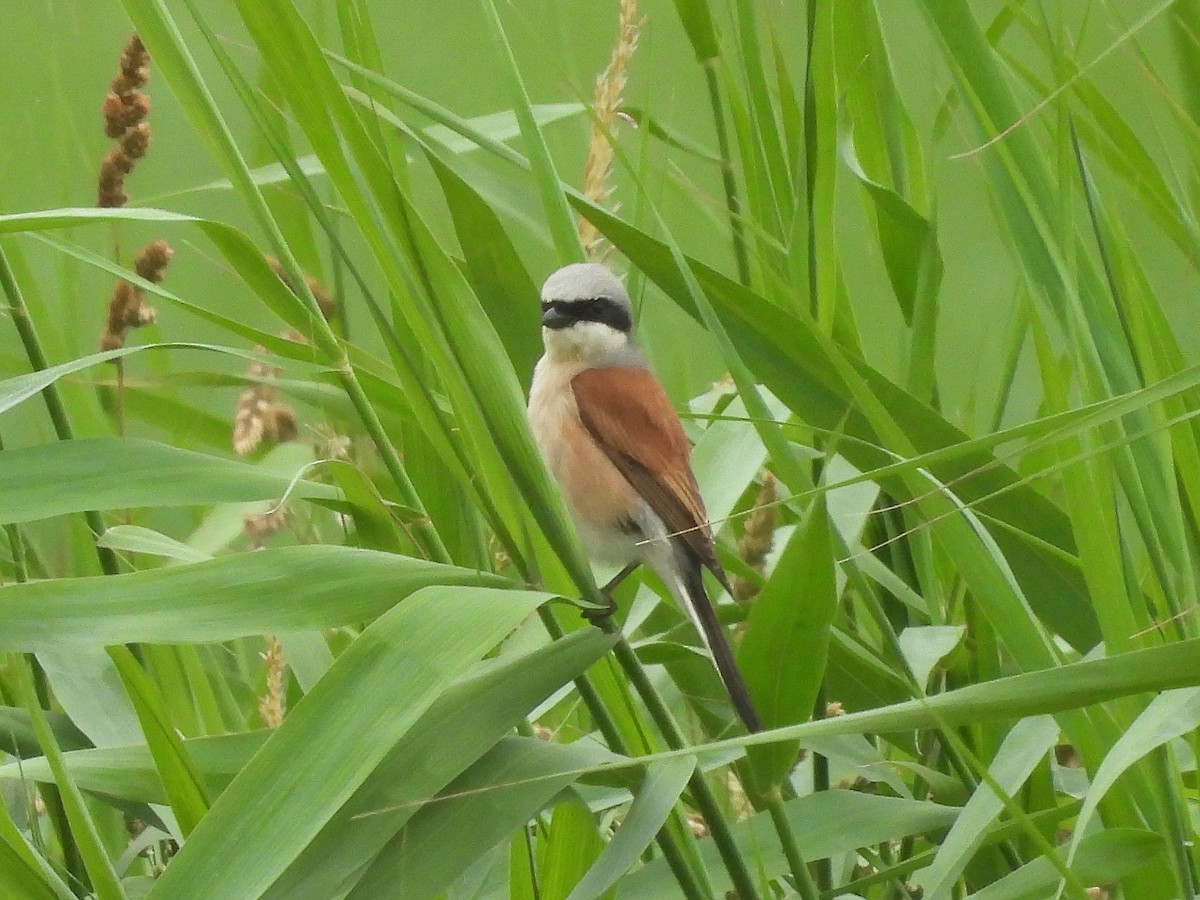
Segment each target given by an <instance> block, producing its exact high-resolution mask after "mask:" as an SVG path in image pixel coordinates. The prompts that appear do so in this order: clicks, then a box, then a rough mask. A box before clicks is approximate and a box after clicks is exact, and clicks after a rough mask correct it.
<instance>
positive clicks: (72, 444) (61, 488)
mask: <svg viewBox="0 0 1200 900" xmlns="http://www.w3.org/2000/svg"><path fill="white" fill-rule="evenodd" d="M118 473H119V474H118ZM0 496H3V497H4V503H3V505H2V506H0V521H3V522H18V523H19V522H32V521H35V520H37V519H47V518H50V517H51V516H58V515H64V514H66V513H71V512H82V511H83V510H88V509H127V508H131V507H160V506H200V505H207V504H210V503H236V502H243V501H247V500H277V499H279V498H281V497H284V496H289V497H296V498H304V499H319V500H328V501H333V500H336V499H337V498H338V496H339V491H338V490H337V489H336V488H335V487H333V486H332V485H327V484H318V483H316V482H312V481H305V480H303V479H299V478H284V477H282V476H279V475H275V474H273V473H271V472H265V471H263V470H261V469H259V468H258V467H257V466H253V465H250V464H248V463H244V462H239V461H235V460H231V459H222V458H221V457H217V456H207V455H205V454H202V453H195V452H193V451H191V450H182V449H180V448H178V447H171V446H168V445H167V444H160V443H158V442H157V441H149V440H143V439H140V438H90V439H85V440H74V441H57V442H55V443H53V444H45V445H40V446H37V447H23V448H20V449H16V450H4V451H0Z"/></svg>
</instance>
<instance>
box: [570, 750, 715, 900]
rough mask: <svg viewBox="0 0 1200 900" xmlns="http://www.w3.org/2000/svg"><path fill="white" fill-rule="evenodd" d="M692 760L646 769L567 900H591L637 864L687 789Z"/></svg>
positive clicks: (669, 762)
mask: <svg viewBox="0 0 1200 900" xmlns="http://www.w3.org/2000/svg"><path fill="white" fill-rule="evenodd" d="M695 767H696V760H695V759H689V758H688V757H686V756H685V757H682V758H680V759H673V760H670V761H668V762H665V763H659V764H656V765H653V766H650V767H649V768H648V769H647V770H646V777H645V778H644V779H643V780H642V783H641V785H639V787H638V789H637V790H636V791H635V792H634V797H633V805H632V806H630V807H629V812H628V813H626V815H625V818H624V819H623V820H622V822H621V827H620V828H619V829H617V833H616V834H614V835H613V837H612V840H611V841H609V842H608V846H607V847H605V848H604V850H603V852H602V853H601V854H600V858H599V859H597V860H596V861H595V863H593V864H592V867H591V868H590V869H588V871H587V874H586V875H584V876H583V878H581V879H580V880H579V882H578V883H576V885H575V887H574V888H573V889H572V890H571V893H570V895H568V898H567V900H593V898H595V897H599V896H601V895H602V894H603V893H604V892H605V891H607V890H608V889H609V888H611V887H612V886H613V885H615V884H616V883H617V882H618V881H619V880H620V879H621V877H622V876H623V875H624V874H625V873H626V872H627V871H629V870H630V869H631V868H633V866H634V865H635V864H636V863H637V860H638V857H639V856H640V855H641V853H642V851H643V850H645V849H646V848H647V847H648V846H650V842H651V841H653V840H654V836H655V835H656V834H657V833H658V831H659V829H661V828H662V827H663V825H664V823H665V822H666V820H667V816H669V815H670V814H671V809H672V807H673V806H674V805H675V802H676V801H677V800H678V799H679V795H680V794H682V793H683V790H684V788H686V787H687V783H688V780H689V779H690V778H691V777H692V772H693V771H694V770H695Z"/></svg>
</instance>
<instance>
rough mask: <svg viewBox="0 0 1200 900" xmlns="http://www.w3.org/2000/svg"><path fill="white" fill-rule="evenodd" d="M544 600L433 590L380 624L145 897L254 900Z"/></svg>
mask: <svg viewBox="0 0 1200 900" xmlns="http://www.w3.org/2000/svg"><path fill="white" fill-rule="evenodd" d="M258 555H261V554H258ZM547 599H549V598H548V597H547V596H546V595H545V594H537V593H532V592H519V591H494V590H486V589H483V588H460V587H445V586H438V587H430V588H425V589H424V590H422V591H420V592H419V593H417V594H414V595H413V596H412V597H410V598H409V599H408V601H407V602H406V603H403V604H400V605H399V606H397V607H395V608H394V609H392V610H391V611H389V612H387V613H385V614H384V615H383V616H381V617H380V618H379V619H378V620H376V621H375V622H374V623H373V624H372V625H371V626H370V627H368V628H367V629H366V630H365V631H364V632H363V633H362V635H360V636H359V637H358V638H357V639H356V640H355V641H354V643H353V644H351V645H350V647H349V648H348V649H347V650H346V651H345V652H344V653H343V654H342V655H341V656H340V657H339V658H338V660H337V662H335V663H334V665H333V667H332V668H331V669H330V670H329V672H327V673H326V675H325V677H324V678H322V679H321V681H320V682H318V683H317V684H316V685H315V686H314V687H313V689H312V690H311V691H310V692H309V693H308V694H306V695H305V696H304V698H303V699H302V700H301V701H300V702H299V703H298V704H297V705H296V706H295V707H294V708H293V709H292V710H291V712H290V713H289V714H288V716H287V718H285V719H284V721H283V724H282V725H281V726H280V727H279V728H278V729H277V730H276V731H275V732H274V734H272V735H271V738H270V740H269V741H268V742H267V743H266V744H265V745H264V746H263V748H262V750H260V751H259V752H258V753H257V754H255V756H254V758H253V760H251V762H250V764H249V765H247V766H246V767H245V768H244V769H243V770H242V771H241V772H240V773H239V774H238V776H237V777H236V778H235V779H234V780H233V782H232V783H231V784H230V785H229V787H228V788H226V790H225V792H224V793H223V794H222V795H221V796H220V798H218V800H217V801H216V803H215V804H214V805H213V807H212V809H211V810H210V811H209V813H208V815H207V816H205V817H204V819H203V820H201V822H200V824H199V826H198V827H197V828H196V830H195V831H194V832H192V834H191V836H190V838H189V839H188V841H187V843H186V844H185V845H184V847H183V848H182V849H181V850H180V852H179V855H178V856H176V857H175V858H174V859H172V861H171V864H170V865H169V866H168V867H167V870H166V871H165V872H164V873H163V875H162V877H161V878H160V879H159V880H158V882H157V883H156V884H155V886H154V889H153V890H152V891H151V896H152V897H153V896H154V895H155V894H157V895H159V896H162V897H170V898H178V900H184V898H189V897H204V898H210V900H217V898H225V897H228V898H239V900H249V898H251V897H258V896H261V895H262V893H263V892H264V891H265V890H266V889H267V888H268V887H269V885H270V884H271V883H272V881H274V879H276V878H277V877H279V875H280V874H281V873H282V872H283V871H285V870H286V868H287V866H288V865H289V864H290V863H291V862H292V861H293V860H294V859H296V858H297V856H298V855H299V854H300V852H301V851H302V850H303V849H304V847H305V846H306V845H307V844H308V842H309V841H310V840H312V839H313V838H314V837H315V836H316V835H317V834H318V833H319V832H320V829H321V828H322V827H323V826H324V824H325V823H326V822H328V821H329V820H330V818H332V817H333V816H334V815H336V814H337V812H338V810H339V809H341V808H342V806H343V805H344V804H345V803H346V802H347V801H348V800H349V799H350V798H351V797H352V796H353V794H354V792H355V791H356V790H357V789H358V787H359V786H360V785H361V784H362V783H363V782H364V781H365V780H366V779H367V778H369V777H370V775H371V773H372V772H373V771H374V770H375V768H376V767H377V766H378V765H379V764H380V762H382V761H383V759H385V758H386V756H387V754H388V753H389V752H390V751H391V750H392V748H393V747H395V746H396V744H397V742H398V741H400V740H401V739H402V738H403V737H404V735H405V734H407V733H408V732H409V731H410V730H411V729H412V728H413V726H414V725H416V723H417V722H418V721H419V719H420V717H421V716H422V715H424V714H425V713H426V712H427V711H428V710H429V708H430V707H431V706H432V705H433V704H434V702H436V700H437V698H438V696H439V695H440V694H441V693H442V692H443V691H444V690H445V689H446V688H447V687H448V686H449V685H450V684H451V683H452V682H453V680H454V679H455V678H456V677H457V676H458V675H460V674H462V673H463V672H464V671H465V670H466V669H467V668H468V667H469V666H470V665H471V664H472V663H474V662H475V661H476V660H477V659H478V658H479V657H480V656H481V655H482V654H483V653H485V652H486V651H487V650H489V649H490V648H491V647H493V646H495V644H496V643H497V642H498V641H500V640H501V639H502V638H503V637H504V636H505V635H506V634H507V633H508V632H509V631H511V630H512V629H513V628H515V627H516V626H517V625H518V624H519V623H520V622H521V620H522V619H524V618H525V617H526V616H528V615H529V614H530V613H531V612H533V610H534V609H536V608H537V607H538V606H539V605H540V604H542V603H544V602H545V601H546V600H547ZM379 691H384V692H386V696H388V697H390V698H392V702H391V703H386V704H385V703H383V702H382V701H381V699H380V695H379V694H378V693H377V692H379ZM298 759H303V760H305V763H306V765H305V766H304V767H303V768H297V767H296V766H295V765H294V763H295V761H296V760H298ZM310 767H311V768H310ZM312 771H316V772H320V773H321V776H320V779H319V780H318V781H314V780H312V779H311V778H310V777H309V776H308V775H306V774H305V773H306V772H312ZM281 822H289V823H291V824H290V825H289V827H288V828H280V827H279V823H281ZM215 858H219V859H221V861H222V864H221V866H220V867H219V868H218V869H216V870H214V869H213V867H212V865H211V860H212V859H215Z"/></svg>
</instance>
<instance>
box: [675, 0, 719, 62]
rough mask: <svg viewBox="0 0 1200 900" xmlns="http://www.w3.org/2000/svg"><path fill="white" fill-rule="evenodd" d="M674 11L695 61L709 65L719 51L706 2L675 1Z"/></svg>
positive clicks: (700, 0)
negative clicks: (685, 34) (689, 43)
mask: <svg viewBox="0 0 1200 900" xmlns="http://www.w3.org/2000/svg"><path fill="white" fill-rule="evenodd" d="M675 11H676V12H677V13H678V14H679V21H680V22H681V23H682V24H683V30H684V31H685V32H686V33H687V36H688V40H689V41H691V44H692V51H693V52H694V53H695V54H696V59H697V60H698V61H699V62H701V63H704V64H708V63H710V62H711V60H712V59H713V58H714V57H716V55H717V54H718V52H720V51H719V47H718V45H717V32H716V28H715V27H714V25H713V20H712V13H711V12H710V11H709V8H708V0H675Z"/></svg>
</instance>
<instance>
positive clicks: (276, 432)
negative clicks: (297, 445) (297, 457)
mask: <svg viewBox="0 0 1200 900" xmlns="http://www.w3.org/2000/svg"><path fill="white" fill-rule="evenodd" d="M264 431H265V434H266V437H267V438H268V439H270V440H273V441H275V442H276V443H277V444H282V443H284V442H285V441H294V440H295V439H296V436H297V435H298V434H299V433H300V428H299V426H298V425H297V424H296V411H295V410H293V409H292V408H291V407H290V406H288V405H287V404H286V403H272V404H271V405H270V407H269V408H268V409H267V419H266V422H265V428H264Z"/></svg>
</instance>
